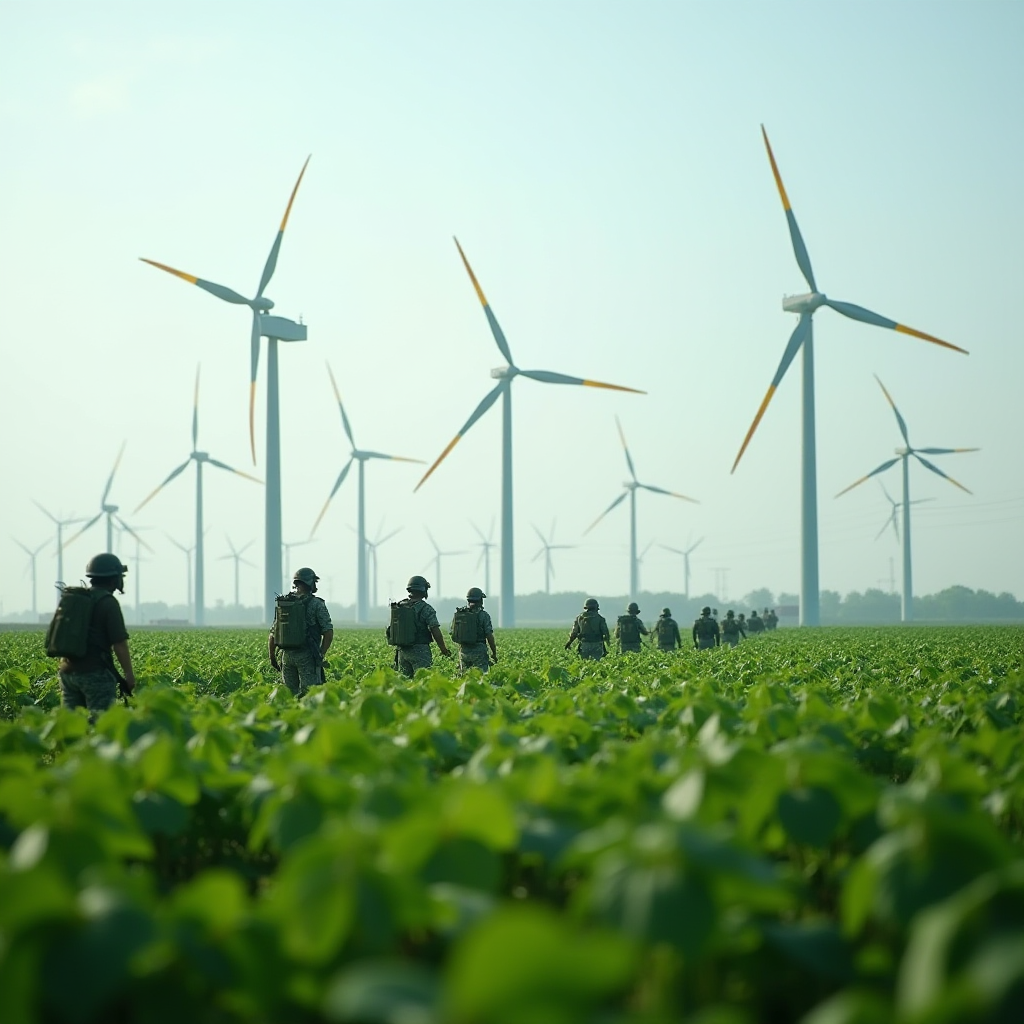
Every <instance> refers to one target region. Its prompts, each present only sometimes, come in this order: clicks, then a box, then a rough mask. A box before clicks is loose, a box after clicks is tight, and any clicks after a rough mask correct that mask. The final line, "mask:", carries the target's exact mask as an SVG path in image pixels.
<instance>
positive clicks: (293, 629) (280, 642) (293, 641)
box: [274, 594, 309, 651]
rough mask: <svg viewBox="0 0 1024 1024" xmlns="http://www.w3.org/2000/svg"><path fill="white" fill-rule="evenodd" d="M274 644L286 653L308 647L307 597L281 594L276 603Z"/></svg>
mask: <svg viewBox="0 0 1024 1024" xmlns="http://www.w3.org/2000/svg"><path fill="white" fill-rule="evenodd" d="M275 604H276V608H275V611H274V644H275V646H277V647H280V648H281V649H282V650H285V651H294V650H297V649H298V648H300V647H305V646H306V641H307V638H308V633H309V631H308V629H307V628H306V605H307V604H308V601H307V598H306V597H299V595H298V594H279V595H278V596H277V599H276V601H275Z"/></svg>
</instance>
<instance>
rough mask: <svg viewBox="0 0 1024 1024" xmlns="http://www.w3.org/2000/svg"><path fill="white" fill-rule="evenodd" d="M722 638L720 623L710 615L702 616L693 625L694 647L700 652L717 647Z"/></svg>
mask: <svg viewBox="0 0 1024 1024" xmlns="http://www.w3.org/2000/svg"><path fill="white" fill-rule="evenodd" d="M720 636H721V634H720V631H719V628H718V623H717V622H716V621H715V620H714V619H713V618H711V616H710V615H702V616H701V617H700V618H699V619H697V620H696V622H694V624H693V645H694V647H696V648H697V650H699V651H706V650H708V649H709V648H711V647H717V646H718V644H719V642H720Z"/></svg>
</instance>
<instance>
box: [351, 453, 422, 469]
mask: <svg viewBox="0 0 1024 1024" xmlns="http://www.w3.org/2000/svg"><path fill="white" fill-rule="evenodd" d="M360 455H362V456H363V458H365V459H386V460H387V461H388V462H418V463H419V464H420V465H421V466H424V465H426V463H425V462H424V461H423V460H422V459H410V458H407V457H406V456H404V455H387V454H385V453H384V452H366V451H364V452H360Z"/></svg>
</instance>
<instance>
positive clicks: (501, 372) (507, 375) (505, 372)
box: [491, 365, 519, 380]
mask: <svg viewBox="0 0 1024 1024" xmlns="http://www.w3.org/2000/svg"><path fill="white" fill-rule="evenodd" d="M517 373H519V371H518V370H517V369H516V368H515V367H514V366H507V365H506V366H496V367H495V368H494V369H493V370H491V377H492V378H493V379H494V380H511V379H512V378H513V377H514V376H515V375H516V374H517Z"/></svg>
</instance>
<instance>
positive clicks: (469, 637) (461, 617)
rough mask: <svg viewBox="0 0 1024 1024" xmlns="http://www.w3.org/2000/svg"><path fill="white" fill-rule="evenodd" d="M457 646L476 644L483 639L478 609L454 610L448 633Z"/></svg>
mask: <svg viewBox="0 0 1024 1024" xmlns="http://www.w3.org/2000/svg"><path fill="white" fill-rule="evenodd" d="M449 632H450V633H451V635H452V639H453V640H454V641H455V642H456V643H457V644H478V643H480V641H481V640H483V638H484V631H483V629H481V628H480V609H479V608H456V609H455V615H454V616H453V617H452V628H451V630H450V631H449Z"/></svg>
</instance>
